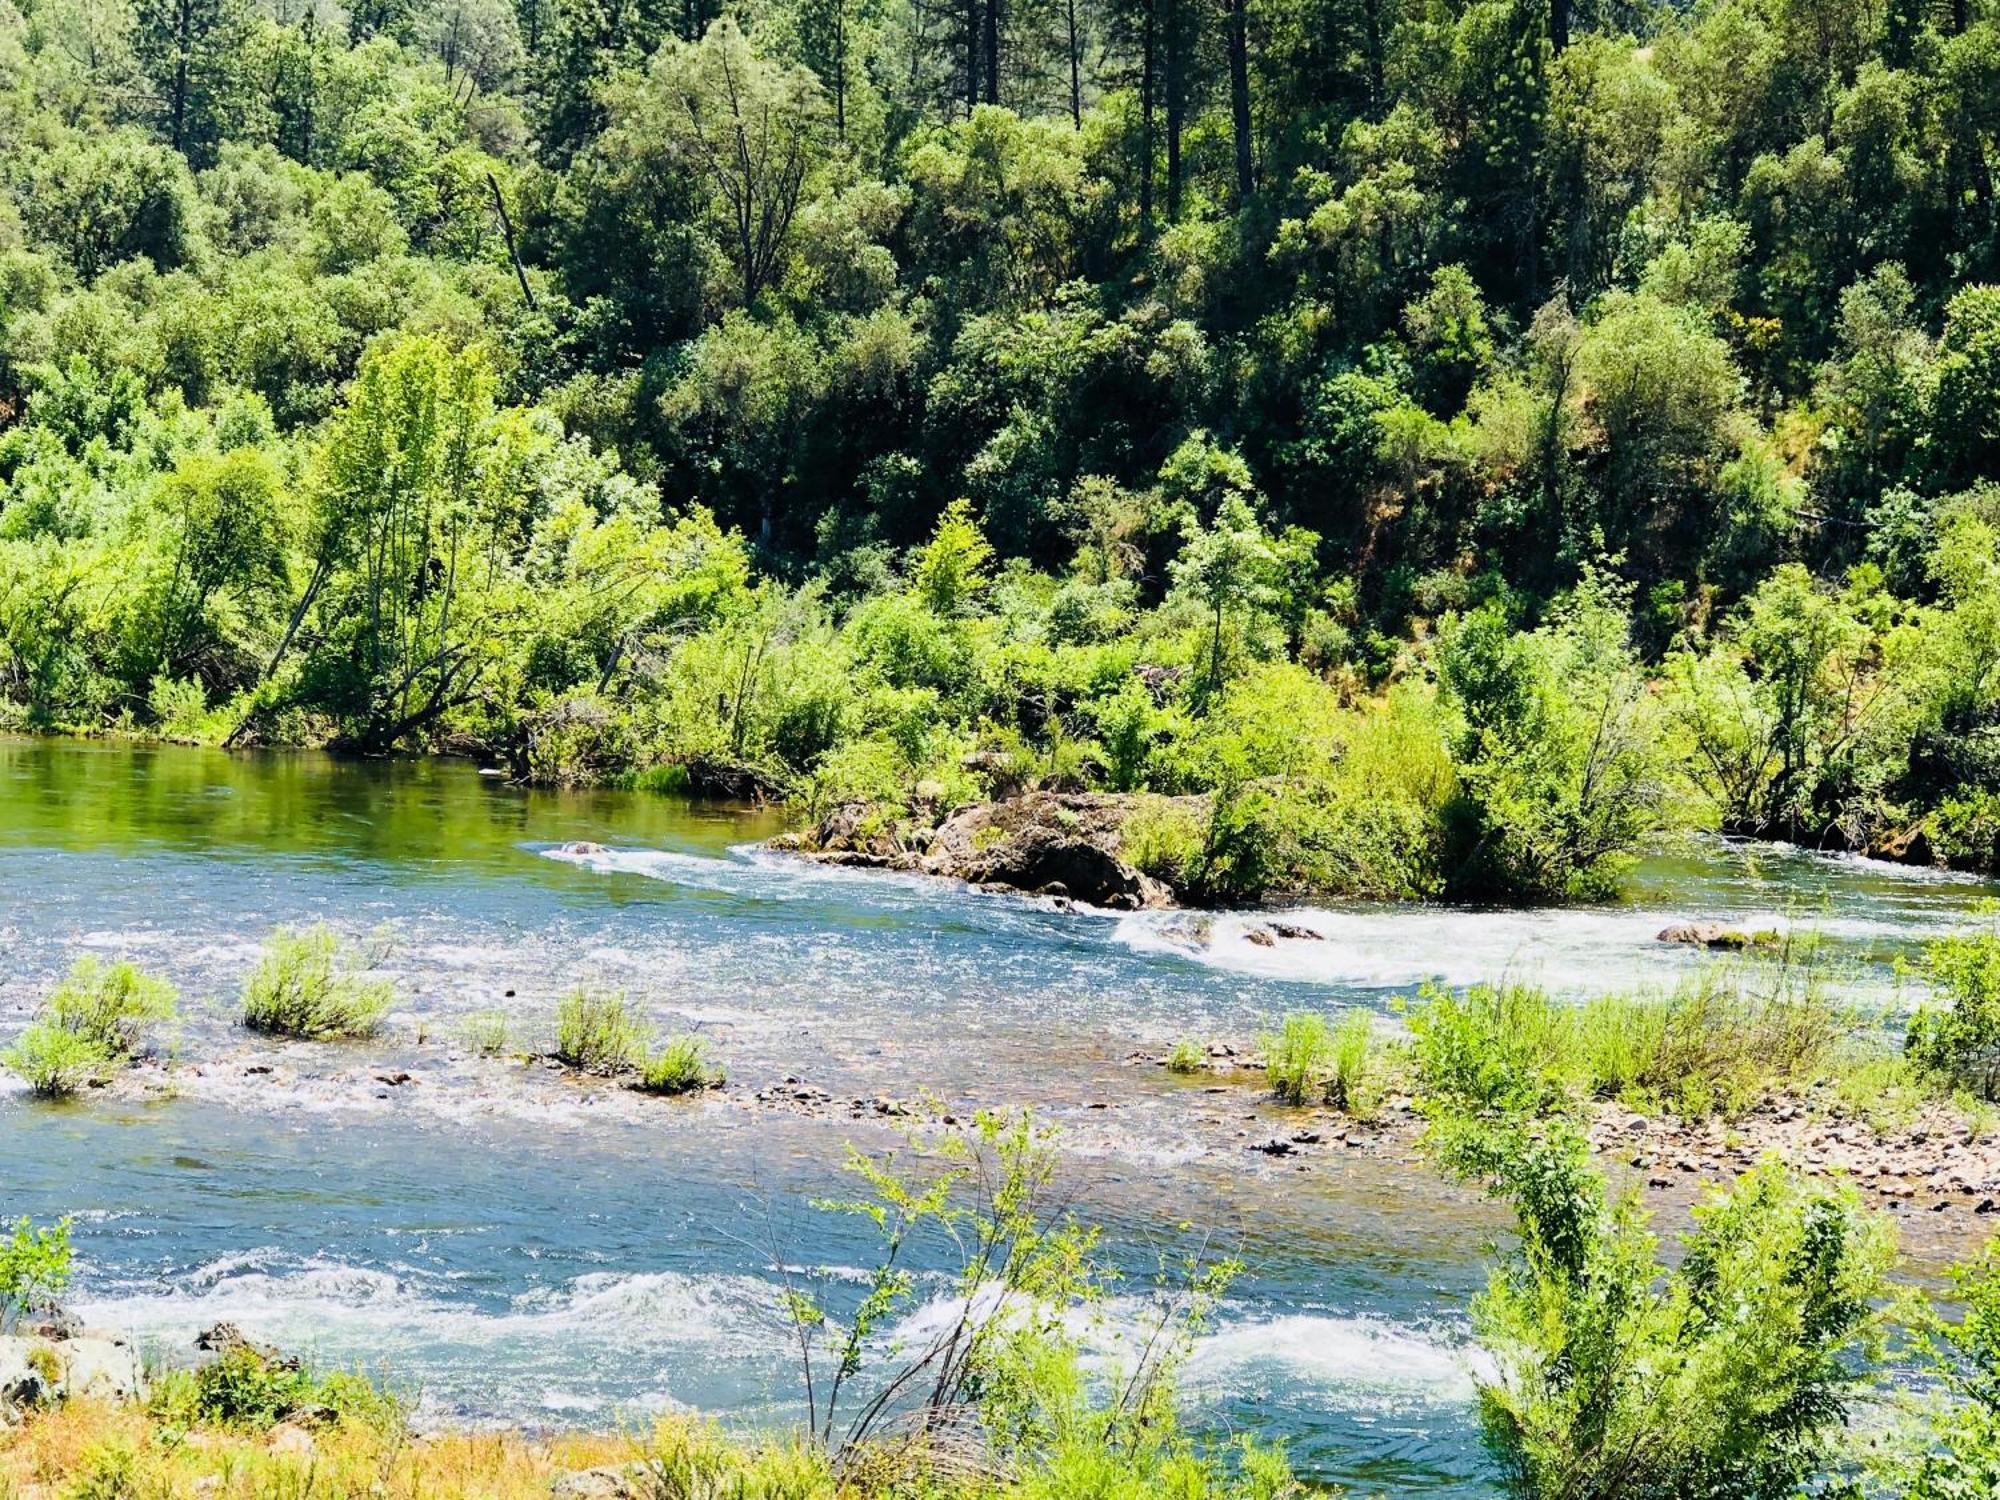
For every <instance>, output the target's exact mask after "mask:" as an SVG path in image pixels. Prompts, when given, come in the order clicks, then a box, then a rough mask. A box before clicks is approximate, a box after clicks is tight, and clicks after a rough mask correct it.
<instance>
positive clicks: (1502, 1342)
mask: <svg viewBox="0 0 2000 1500" xmlns="http://www.w3.org/2000/svg"><path fill="white" fill-rule="evenodd" d="M1431 1141H1432V1145H1433V1147H1434V1148H1435V1150H1436V1154H1437V1156H1438V1159H1439V1160H1440V1161H1441V1163H1442V1164H1443V1165H1445V1166H1446V1167H1447V1169H1449V1170H1451V1171H1453V1172H1455V1173H1457V1174H1458V1175H1460V1176H1461V1177H1463V1178H1465V1179H1466V1180H1468V1181H1475V1182H1486V1183H1489V1184H1492V1185H1493V1191H1495V1192H1496V1193H1497V1194H1498V1195H1499V1196H1501V1197H1504V1198H1505V1199H1506V1200H1507V1201H1508V1202H1509V1203H1510V1204H1511V1205H1512V1207H1513V1209H1514V1212H1515V1216H1516V1218H1517V1221H1518V1224H1519V1231H1520V1244H1519V1248H1518V1249H1517V1250H1515V1251H1514V1252H1512V1253H1511V1254H1510V1255H1509V1256H1508V1257H1507V1259H1506V1260H1505V1261H1504V1262H1503V1264H1502V1265H1500V1266H1499V1267H1498V1268H1496V1269H1495V1270H1494V1272H1493V1274H1492V1276H1491V1278H1490V1279H1489V1281H1488V1283H1487V1287H1486V1290H1485V1292H1484V1293H1483V1294H1482V1295H1481V1296H1480V1297H1479V1298H1478V1299H1477V1300H1476V1301H1475V1303H1474V1305H1473V1310H1472V1315H1473V1328H1474V1331H1475V1333H1476V1334H1477V1336H1478V1339H1479V1342H1480V1343H1481V1345H1482V1346H1483V1347H1484V1348H1485V1351H1486V1354H1487V1356H1488V1359H1489V1360H1490V1365H1491V1373H1490V1374H1486V1375H1482V1376H1480V1377H1478V1385H1479V1411H1480V1423H1481V1426H1482V1427H1483V1428H1484V1429H1485V1434H1486V1439H1487V1444H1488V1446H1489V1448H1490V1449H1491V1450H1492V1451H1493V1453H1494V1454H1495V1455H1497V1457H1498V1458H1499V1460H1500V1466H1501V1473H1502V1477H1503V1480H1504V1484H1505V1488H1506V1490H1507V1492H1508V1493H1509V1494H1510V1495H1514V1496H1518V1497H1522V1500H1554V1497H1558V1496H1580V1495H1594V1496H1611V1495H1632V1496H1641V1495H1643V1496H1654V1497H1660V1500H1669V1497H1693V1496H1715V1497H1721V1496H1729V1497H1731V1500H1789V1497H1792V1496H1795V1495H1797V1494H1800V1493H1803V1492H1805V1487H1806V1486H1807V1485H1808V1483H1809V1482H1810V1481H1811V1480H1813V1479H1815V1478H1816V1477H1818V1476H1820V1475H1822V1474H1824V1473H1825V1472H1826V1470H1827V1468H1828V1467H1829V1465H1830V1462H1831V1460H1832V1456H1833V1455H1832V1444H1833V1440H1834V1438H1835V1436H1836V1434H1837V1433H1838V1432H1839V1430H1840V1428H1841V1426H1842V1424H1843V1422H1844V1420H1845V1418H1846V1416H1847V1413H1848V1411H1849V1409H1850V1407H1851V1405H1852V1404H1853V1403H1854V1402H1855V1401H1856V1399H1857V1398H1858V1397H1859V1396H1860V1395H1861V1393H1862V1391H1863V1389H1864V1387H1865V1385H1866V1383H1867V1382H1868V1381H1869V1380H1870V1378H1871V1370H1870V1367H1871V1364H1872V1362H1873V1359H1874V1357H1875V1356H1877V1355H1878V1354H1879V1353H1880V1347H1881V1345H1880V1335H1881V1328H1882V1319H1883V1313H1882V1312H1881V1310H1880V1309H1881V1306H1882V1301H1883V1298H1884V1296H1885V1294H1886V1291H1887V1272H1888V1268H1889V1265H1890V1262H1891V1259H1892V1257H1893V1253H1894V1241H1893V1232H1892V1229H1891V1227H1890V1225H1889V1224H1888V1223H1887V1222H1886V1221H1885V1220H1883V1219H1882V1218H1881V1217H1880V1216H1879V1215H1874V1214H1870V1213H1867V1212H1865V1211H1864V1210H1862V1209H1861V1208H1860V1207H1859V1206H1858V1202H1857V1200H1856V1198H1855V1195H1854V1194H1853V1192H1852V1191H1851V1190H1845V1189H1842V1190H1834V1189H1828V1188H1824V1187H1818V1186H1809V1185H1807V1184H1806V1183H1804V1182H1803V1181H1802V1180H1801V1179H1799V1178H1798V1177H1796V1176H1794V1175H1793V1174H1792V1173H1791V1172H1790V1171H1788V1170H1787V1169H1786V1168H1784V1167H1783V1166H1782V1165H1779V1164H1776V1163H1773V1164H1770V1165H1767V1166H1764V1167H1760V1168H1758V1169H1756V1170H1755V1171H1752V1172H1750V1173H1747V1174H1746V1175H1744V1176H1743V1177H1741V1178H1740V1179H1738V1180H1737V1182H1736V1183H1735V1184H1734V1186H1732V1187H1730V1188H1728V1189H1726V1190H1722V1191H1718V1192H1716V1193H1715V1194H1714V1195H1713V1196H1711V1197H1710V1198H1708V1199H1707V1200H1706V1201H1705V1202H1704V1203H1702V1204H1701V1205H1699V1206H1698V1207H1697V1208H1696V1209H1695V1211H1694V1227H1693V1229H1692V1230H1690V1231H1689V1232H1688V1233H1687V1234H1686V1235H1684V1236H1683V1240H1682V1243H1683V1250H1684V1253H1683V1254H1682V1256H1681V1257H1680V1259H1679V1264H1678V1265H1675V1266H1673V1267H1671V1268H1668V1267H1666V1266H1664V1265H1663V1264H1662V1262H1661V1258H1660V1256H1659V1253H1658V1251H1659V1246H1658V1242H1657V1241H1656V1240H1655V1238H1654V1237H1653V1236H1652V1234H1650V1233H1649V1232H1648V1231H1647V1229H1646V1227H1645V1219H1644V1216H1643V1214H1642V1213H1641V1211H1640V1210H1639V1208H1638V1205H1637V1202H1636V1200H1635V1199H1634V1198H1632V1197H1630V1196H1627V1197H1624V1198H1620V1199H1619V1200H1617V1201H1616V1202H1612V1201H1609V1200H1608V1199H1607V1196H1606V1193H1605V1188H1604V1181H1603V1179H1602V1177H1601V1176H1599V1175H1598V1174H1597V1173H1596V1172H1595V1171H1593V1170H1592V1169H1591V1167H1590V1165H1589V1158H1588V1153H1589V1147H1588V1145H1587V1144H1586V1142H1585V1141H1584V1139H1583V1136H1582V1134H1581V1133H1580V1132H1579V1131H1577V1130H1575V1129H1573V1128H1572V1127H1570V1126H1569V1125H1568V1124H1566V1123H1565V1122H1561V1121H1558V1122H1555V1124H1553V1125H1548V1124H1536V1123H1534V1122H1530V1121H1525V1120H1523V1119H1522V1118H1521V1117H1519V1116H1511V1117H1504V1118H1503V1119H1502V1120H1501V1121H1499V1122H1497V1123H1496V1122H1493V1121H1491V1120H1473V1119H1469V1118H1468V1117H1465V1116H1458V1115H1452V1114H1450V1113H1446V1114H1443V1115H1441V1116H1438V1117H1436V1119H1435V1122H1434V1125H1433V1130H1432V1136H1431Z"/></svg>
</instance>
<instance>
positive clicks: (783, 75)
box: [650, 17, 828, 307]
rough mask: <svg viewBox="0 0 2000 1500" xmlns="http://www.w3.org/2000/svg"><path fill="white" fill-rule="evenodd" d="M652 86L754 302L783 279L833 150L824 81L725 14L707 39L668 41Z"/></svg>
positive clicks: (746, 301) (747, 300) (743, 292)
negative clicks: (802, 215)
mask: <svg viewBox="0 0 2000 1500" xmlns="http://www.w3.org/2000/svg"><path fill="white" fill-rule="evenodd" d="M650 87H651V88H652V89H653V90H654V91H655V92H656V93H657V95H658V96H659V99H660V109H659V113H658V116H657V118H658V119H659V121H660V123H661V125H662V126H663V128H664V129H666V130H667V131H668V132H669V135H668V139H669V140H670V141H671V142H673V143H674V145H675V147H676V149H677V151H678V153H679V155H680V157H681V159H682V160H684V161H685V162H686V163H687V164H688V168H689V169H690V170H691V171H693V172H694V173H695V174H696V176H697V179H698V181H699V182H700V183H701V186H702V190H703V193H704V195H705V196H706V199H707V203H708V211H709V215H710V219H711V223H712V225H713V228H714V232H715V234H716V237H717V241H718V243H720V244H721V245H722V247H723V250H724V253H725V254H727V255H728V256H729V259H730V262H731V264H732V265H733V266H734V268H735V271H736V277H737V291H738V295H739V296H740V298H741V300H742V303H743V305H744V306H745V307H754V306H755V305H756V303H757V300H758V299H759V298H760V297H761V296H763V294H764V293H765V292H766V291H767V290H770V289H772V288H774V287H776V286H777V285H778V284H779V283H780V282H781V281H782V280H783V277H784V274H785V272H786V269H787V267H788V263H789V255H790V251H791V244H792V232H793V228H794V224H795V221H796V220H797V217H798V212H799V206H800V204H801V203H802V202H803V201H804V199H805V194H806V187H807V183H808V180H809V179H810V177H811V175H812V173H813V170H814V169H815V168H816V167H817V166H818V165H819V163H820V160H821V158H822V156H823V155H824V153H825V151H826V140H825V136H826V130H827V124H828V121H827V107H826V99H825V95H824V92H823V91H822V90H821V88H820V84H819V80H818V79H817V78H815V77H814V76H813V75H812V73H811V72H810V71H808V70H806V69H804V68H794V67H786V66H785V65H783V64H781V63H775V62H770V61H767V60H766V59H764V58H762V57H759V56H758V55H757V53H756V52H755V51H754V49H753V48H752V47H751V44H750V39H749V38H748V37H746V36H745V35H744V34H743V32H742V31H741V30H740V29H739V28H738V27H737V25H736V23H735V22H734V21H732V20H729V19H728V18H727V17H725V18H724V19H722V20H720V21H717V22H716V23H715V24H714V25H713V26H711V27H710V28H709V29H708V31H707V33H706V34H705V35H704V36H703V37H702V39H701V41H699V42H698V43H693V44H689V43H684V42H669V43H668V44H667V45H666V46H665V47H664V48H662V49H661V51H660V53H659V55H658V56H657V57H656V58H655V59H654V61H653V65H652V70H651V75H650Z"/></svg>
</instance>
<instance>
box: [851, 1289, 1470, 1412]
mask: <svg viewBox="0 0 2000 1500" xmlns="http://www.w3.org/2000/svg"><path fill="white" fill-rule="evenodd" d="M975 1301H976V1303H977V1304H978V1305H976V1306H975V1308H974V1315H975V1316H991V1314H992V1311H993V1308H994V1305H995V1302H994V1295H993V1294H989V1293H985V1292H982V1293H981V1294H979V1296H978V1297H977V1298H976V1299H975ZM965 1307H966V1300H965V1298H964V1297H963V1296H960V1295H955V1294H952V1295H943V1296H938V1297H935V1298H932V1299H931V1300H930V1301H928V1302H925V1303H923V1304H922V1305H920V1306H919V1307H917V1308H916V1309H914V1310H913V1311H912V1312H910V1313H909V1314H908V1315H907V1316H905V1317H904V1318H903V1319H901V1320H900V1321H899V1322H898V1323H897V1324H896V1325H895V1326H894V1328H893V1329H892V1330H891V1331H890V1332H889V1334H888V1335H887V1336H886V1338H885V1340H884V1343H885V1344H887V1345H890V1346H893V1347H895V1348H897V1349H899V1350H901V1351H902V1352H903V1353H904V1354H905V1355H916V1354H920V1353H922V1351H923V1350H924V1349H925V1348H926V1347H927V1346H929V1345H930V1344H932V1343H934V1342H936V1341H937V1340H939V1339H940V1338H941V1337H943V1336H944V1335H946V1334H948V1333H949V1332H950V1331H951V1329H952V1328H953V1327H954V1326H955V1325H956V1323H957V1322H958V1320H959V1319H960V1317H961V1316H962V1315H963V1312H964V1309H965ZM1029 1311H1030V1309H1029V1308H1027V1307H1025V1306H1024V1307H1022V1308H1020V1309H1019V1310H1018V1312H1019V1315H1020V1316H1022V1317H1024V1318H1025V1317H1026V1316H1027V1315H1028V1313H1029ZM1063 1322H1064V1325H1065V1327H1066V1330H1067V1331H1068V1333H1069V1335H1070V1336H1071V1337H1072V1338H1074V1339H1075V1340H1076V1341H1077V1344H1078V1346H1079V1347H1080V1348H1081V1349H1082V1350H1083V1352H1084V1355H1085V1360H1086V1363H1087V1364H1088V1365H1090V1366H1091V1367H1093V1368H1096V1369H1115V1368H1117V1367H1118V1366H1120V1365H1121V1364H1127V1363H1129V1362H1130V1361H1132V1360H1134V1359H1136V1358H1137V1357H1138V1356H1139V1355H1140V1354H1141V1353H1142V1351H1144V1350H1145V1349H1147V1348H1148V1347H1150V1346H1151V1345H1152V1343H1153V1339H1154V1333H1155V1331H1156V1329H1157V1326H1158V1325H1157V1309H1156V1306H1155V1305H1154V1304H1152V1303H1149V1302H1148V1301H1146V1300H1145V1299H1142V1298H1135V1297H1113V1298H1109V1299H1107V1300H1106V1301H1105V1302H1104V1303H1103V1304H1102V1305H1101V1306H1100V1307H1098V1308H1096V1309H1094V1310H1079V1311H1075V1312H1072V1313H1070V1314H1068V1315H1067V1316H1066V1317H1065V1318H1064V1319H1063ZM1488 1368H1489V1366H1488V1365H1487V1363H1486V1362H1485V1360H1484V1358H1483V1356H1481V1355H1480V1353H1479V1351H1478V1350H1477V1349H1476V1348H1475V1347H1474V1346H1472V1345H1471V1344H1470V1343H1469V1341H1468V1340H1467V1339H1466V1337H1465V1335H1464V1334H1463V1332H1462V1331H1459V1330H1451V1329H1438V1328H1430V1327H1423V1326H1418V1325H1414V1324H1406V1323H1396V1322H1392V1321H1389V1320H1388V1319H1385V1318H1379V1317H1374V1316H1369V1315H1358V1316H1346V1317H1343V1316H1337V1315H1333V1314H1317V1313H1295V1314H1287V1315H1284V1316H1279V1317H1274V1318H1255V1319H1244V1320H1241V1321H1231V1320H1228V1319H1225V1320H1223V1321H1222V1322H1221V1324H1220V1326H1218V1327H1216V1328H1214V1329H1213V1330H1212V1331H1211V1332H1209V1333H1206V1334H1204V1335H1202V1336H1201V1337H1200V1338H1198V1339H1197V1340H1196V1341H1195V1343H1194V1345H1193V1347H1192V1348H1191V1349H1190V1351H1189V1353H1188V1358H1187V1362H1186V1364H1185V1366H1184V1367H1183V1369H1182V1371H1181V1374H1180V1379H1179V1387H1180V1391H1181V1394H1182V1396H1183V1397H1184V1398H1185V1399H1186V1400H1188V1401H1190V1402H1193V1403H1196V1404H1202V1403H1208V1402H1214V1401H1218V1400H1227V1399H1231V1398H1233V1397H1237V1396H1240V1395H1243V1394H1246V1393H1251V1392H1255V1393H1257V1394H1258V1395H1259V1396H1260V1397H1262V1398H1267V1399H1268V1398H1269V1397H1272V1396H1280V1397H1282V1398H1283V1399H1284V1400H1286V1401H1287V1402H1292V1403H1301V1402H1303V1403H1308V1404H1312V1405H1317V1406H1320V1407H1323V1408H1341V1409H1346V1408H1352V1409H1357V1410H1358V1409H1371V1408H1386V1407H1396V1408H1408V1407H1415V1406H1460V1405H1464V1404H1466V1403H1468V1402H1470V1401H1471V1400H1472V1399H1473V1395H1474V1380H1475V1376H1476V1375H1478V1374H1481V1373H1484V1372H1485V1371H1486V1370H1487V1369H1488Z"/></svg>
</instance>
